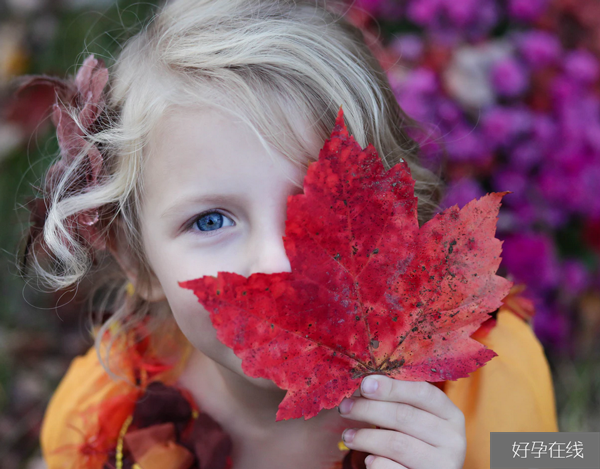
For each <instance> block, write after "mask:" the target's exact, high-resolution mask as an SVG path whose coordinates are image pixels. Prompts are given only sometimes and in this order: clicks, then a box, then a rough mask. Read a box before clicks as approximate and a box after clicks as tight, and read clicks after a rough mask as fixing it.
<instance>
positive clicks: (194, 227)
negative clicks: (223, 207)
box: [189, 209, 235, 236]
mask: <svg viewBox="0 0 600 469" xmlns="http://www.w3.org/2000/svg"><path fill="white" fill-rule="evenodd" d="M211 213H218V214H219V215H221V216H223V217H225V218H228V219H229V220H231V221H232V222H233V223H234V224H235V222H234V221H233V220H232V219H231V217H228V216H227V215H225V214H224V213H223V212H220V211H219V210H214V209H211V210H207V211H205V212H202V213H200V214H199V215H197V216H196V217H194V219H193V220H192V222H191V224H190V227H189V229H190V230H192V231H196V232H198V233H202V236H215V235H214V234H209V233H212V232H217V231H219V230H221V229H223V228H225V226H222V227H221V228H217V229H215V230H210V231H202V230H201V229H200V228H198V225H197V223H198V221H199V220H201V219H202V218H204V217H205V216H206V215H210V214H211ZM230 226H232V225H230Z"/></svg>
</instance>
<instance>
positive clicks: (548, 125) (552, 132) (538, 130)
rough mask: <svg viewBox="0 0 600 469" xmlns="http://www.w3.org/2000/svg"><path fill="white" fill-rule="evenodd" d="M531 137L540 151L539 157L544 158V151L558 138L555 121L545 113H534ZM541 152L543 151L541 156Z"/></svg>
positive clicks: (551, 146)
mask: <svg viewBox="0 0 600 469" xmlns="http://www.w3.org/2000/svg"><path fill="white" fill-rule="evenodd" d="M533 138H534V142H535V144H536V146H537V148H538V150H539V152H540V158H545V153H546V152H547V151H548V150H550V149H551V148H553V147H554V145H555V144H556V141H557V138H558V125H557V123H556V121H555V120H554V119H553V118H552V117H550V116H549V115H547V114H537V113H536V114H534V115H533ZM542 152H543V153H544V155H543V156H542V154H541V153H542Z"/></svg>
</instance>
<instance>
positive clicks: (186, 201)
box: [160, 194, 245, 218]
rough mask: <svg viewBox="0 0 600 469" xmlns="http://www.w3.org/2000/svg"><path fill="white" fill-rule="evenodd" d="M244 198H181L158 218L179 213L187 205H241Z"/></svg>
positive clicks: (207, 195)
mask: <svg viewBox="0 0 600 469" xmlns="http://www.w3.org/2000/svg"><path fill="white" fill-rule="evenodd" d="M244 200H245V198H244V197H243V196H242V195H241V194H206V195H200V196H192V197H181V198H179V199H177V200H176V201H175V203H173V204H171V205H170V206H168V207H167V208H166V209H165V210H164V211H163V213H162V214H161V215H160V218H165V217H167V216H169V215H171V214H173V212H175V213H177V212H181V211H183V207H187V206H188V205H198V204H201V203H202V204H223V203H232V202H233V203H234V204H236V205H241V204H242V203H243V201H244Z"/></svg>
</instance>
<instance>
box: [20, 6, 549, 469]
mask: <svg viewBox="0 0 600 469" xmlns="http://www.w3.org/2000/svg"><path fill="white" fill-rule="evenodd" d="M342 13H343V8H342V7H341V6H340V5H333V4H332V3H331V2H330V5H328V8H325V7H324V6H322V5H319V4H318V2H315V1H314V0H313V1H310V0H175V1H172V2H170V3H168V4H166V5H165V6H164V7H163V8H162V9H161V11H160V12H159V14H158V15H157V16H156V17H155V18H154V19H153V21H152V22H151V24H150V25H149V26H148V27H147V28H145V29H143V30H142V31H141V32H140V33H139V34H137V35H136V36H134V37H133V38H132V39H130V40H129V41H128V42H127V43H126V44H125V46H124V48H123V50H122V52H121V54H120V56H119V57H118V59H117V60H116V63H115V64H114V66H113V67H112V69H111V70H110V73H108V71H107V70H106V69H105V68H104V66H103V63H102V62H101V61H99V60H97V59H96V58H94V57H93V56H90V57H89V58H88V59H87V60H86V61H85V62H84V64H83V66H82V67H81V68H80V70H79V72H78V74H77V77H76V78H75V80H74V82H64V81H60V80H56V79H52V78H48V77H42V78H40V77H37V78H36V77H34V78H33V79H29V82H27V83H26V84H28V85H30V86H32V85H34V84H43V83H51V84H52V85H53V86H55V87H56V90H57V95H58V97H59V99H58V100H57V104H56V105H55V108H54V113H53V118H54V122H55V123H56V125H57V130H58V137H59V143H60V146H61V150H62V152H63V155H62V159H61V160H59V161H58V162H57V163H56V164H55V165H54V166H53V167H52V168H51V169H50V171H49V173H48V175H47V177H46V185H45V188H46V193H45V199H44V200H43V203H38V204H37V205H36V206H35V209H34V220H36V221H37V224H36V225H34V227H33V231H32V238H31V244H30V246H29V249H28V251H27V256H28V257H29V258H30V263H33V265H34V266H35V268H36V271H37V272H38V273H39V274H40V275H41V276H42V278H44V279H45V280H46V281H48V282H50V283H51V284H52V285H53V286H54V287H57V288H58V287H66V286H69V285H72V284H74V283H76V282H79V281H80V280H81V279H82V278H83V277H84V276H86V275H87V274H88V272H90V267H91V266H92V265H96V266H98V264H99V265H100V266H102V269H95V270H97V271H99V270H101V271H102V272H103V273H105V274H108V273H110V274H111V275H110V277H111V279H112V280H115V279H116V283H117V285H118V287H117V289H116V293H115V294H114V295H113V296H112V297H111V309H112V310H113V314H112V316H110V317H109V319H108V320H106V321H105V322H104V323H103V324H101V327H99V328H96V330H95V339H96V344H95V348H92V349H90V351H89V352H88V353H87V354H86V355H85V356H84V357H78V358H76V359H75V360H74V361H73V363H72V365H71V367H70V369H69V370H68V372H67V374H66V376H65V377H64V379H63V381H62V382H61V384H60V386H59V388H58V389H57V391H56V393H55V394H54V396H53V398H52V400H51V402H50V404H49V406H48V409H47V412H46V415H45V419H44V422H43V427H42V434H41V444H42V451H43V454H44V457H45V460H46V461H47V464H48V467H49V469H59V468H96V467H97V468H102V467H111V468H112V467H118V468H123V467H127V468H129V467H131V468H143V469H153V468H163V469H171V468H182V469H188V468H190V467H198V468H206V467H211V468H215V469H216V468H224V467H233V468H235V469H254V468H257V469H258V468H260V469H271V468H287V469H296V468H298V469H299V468H302V469H304V468H324V469H330V468H341V467H346V468H350V467H354V468H358V467H365V464H366V466H367V467H369V468H373V469H400V468H410V469H427V468H433V467H435V468H438V469H457V468H463V467H464V468H467V469H483V468H485V467H489V433H490V431H557V425H556V415H555V409H554V395H553V390H552V384H551V378H550V373H549V369H548V364H547V362H546V360H545V357H544V354H543V350H542V348H541V346H540V344H539V342H538V341H537V339H536V338H535V336H534V335H533V333H532V331H531V328H530V326H529V324H528V323H527V322H526V320H525V319H524V317H521V315H519V314H518V312H519V311H518V309H519V306H518V305H521V306H522V305H524V303H523V301H522V300H519V299H518V298H516V299H515V297H514V296H513V297H511V298H510V302H509V301H508V300H507V301H506V305H507V306H505V307H503V308H501V309H500V311H498V312H497V315H496V317H495V318H492V319H490V321H489V322H488V323H486V325H485V326H486V327H485V328H482V329H481V330H480V331H479V333H478V334H476V335H474V336H473V337H474V338H476V339H477V340H479V341H480V342H481V343H483V344H484V345H486V346H488V347H489V348H491V349H493V350H494V351H495V352H496V353H497V354H498V357H495V358H494V359H493V360H492V361H491V362H489V363H488V364H486V366H484V367H483V368H480V369H478V370H477V371H476V372H475V373H473V374H472V375H471V376H470V377H469V378H463V379H461V380H458V381H451V382H445V383H437V385H433V384H430V383H427V382H408V381H400V380H394V379H391V378H388V377H386V376H383V375H377V376H370V377H367V378H365V379H364V380H363V381H362V385H361V389H360V391H357V393H355V396H354V397H353V398H351V399H345V400H344V401H343V402H342V403H341V404H340V406H339V409H337V410H336V409H333V410H323V411H321V412H320V413H319V415H318V416H317V417H314V418H312V419H309V420H307V421H305V420H303V419H297V420H286V421H280V422H275V418H274V417H275V413H276V411H277V407H278V405H279V403H280V402H281V400H282V398H283V396H284V395H285V391H284V390H281V389H279V388H278V387H277V386H276V385H275V384H274V383H273V382H271V381H269V380H265V379H259V378H251V377H248V376H246V375H245V374H244V373H243V372H242V368H241V360H240V359H239V358H238V357H236V356H235V355H234V354H233V352H232V350H231V349H229V348H227V347H226V346H225V345H223V344H222V343H221V342H219V341H218V340H217V338H216V333H215V330H214V328H213V327H212V324H211V322H210V320H209V314H208V312H207V311H206V310H205V309H204V308H203V307H202V306H201V305H200V304H199V303H198V302H197V301H196V298H195V296H194V295H193V294H192V292H190V291H189V290H184V289H182V288H180V287H179V286H178V281H182V280H189V279H192V278H198V277H201V276H204V275H216V274H217V272H220V271H227V272H236V273H238V274H240V275H244V276H249V275H251V274H252V273H256V272H264V273H272V272H282V271H290V264H289V261H288V259H287V257H286V253H285V250H284V245H283V242H282V236H283V235H284V231H285V218H286V201H287V197H288V196H289V195H293V194H297V193H300V192H302V189H303V187H302V181H303V177H304V174H305V172H306V169H307V166H308V164H309V163H310V162H311V161H315V160H316V158H317V157H318V153H319V149H320V148H321V146H322V145H323V142H324V141H325V139H326V138H328V137H329V134H330V132H331V129H332V128H333V125H334V121H335V117H336V114H337V111H338V109H339V107H340V105H343V108H344V114H345V119H346V123H347V125H348V128H349V130H350V133H351V134H353V135H354V137H355V138H356V140H357V141H358V142H359V143H360V144H361V145H362V146H363V147H364V146H366V145H367V144H368V143H373V144H374V146H375V147H376V149H377V150H378V152H379V155H380V156H381V157H382V160H383V162H384V165H385V166H386V169H389V168H390V167H392V166H394V165H395V164H396V163H397V162H398V161H399V160H400V158H403V159H404V160H406V161H407V162H408V163H409V165H410V167H411V170H412V175H413V177H414V178H415V180H416V195H417V196H418V198H419V218H420V221H421V222H425V221H426V220H428V219H429V218H430V217H431V215H432V213H433V211H434V210H435V207H436V204H437V202H438V199H439V193H440V191H439V187H440V185H439V181H438V180H437V178H436V177H435V176H434V175H433V174H432V173H430V172H429V171H427V170H425V169H423V168H422V167H420V166H419V159H418V154H417V145H416V144H415V143H414V142H413V141H411V140H410V138H408V137H407V135H406V133H405V130H406V126H407V125H410V120H409V119H408V118H407V116H406V115H405V114H404V113H403V112H402V111H401V109H400V108H399V107H398V104H397V102H396V100H395V98H394V95H393V94H392V92H391V90H390V87H389V84H388V82H387V81H386V77H385V74H384V72H383V71H382V70H381V68H380V67H379V65H378V63H377V61H376V59H375V58H374V57H373V56H372V55H371V53H370V52H369V50H368V47H367V46H366V45H365V43H364V41H363V39H362V35H361V33H360V31H359V30H357V29H356V28H354V27H353V26H351V25H350V24H349V23H347V22H346V21H345V20H344V18H343V16H342ZM103 252H107V253H109V256H105V257H104V258H103V257H101V255H102V253H103ZM41 253H46V254H49V255H50V259H51V262H45V260H44V256H42V255H41ZM111 269H112V270H111ZM509 304H511V305H512V307H509V306H508V305H509ZM515 305H517V306H515ZM515 311H516V313H517V314H516V313H515ZM342 430H343V436H342V440H343V443H342V442H341V441H340V434H341V433H342ZM367 456H368V457H367Z"/></svg>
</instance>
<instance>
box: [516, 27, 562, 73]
mask: <svg viewBox="0 0 600 469" xmlns="http://www.w3.org/2000/svg"><path fill="white" fill-rule="evenodd" d="M516 42H517V46H518V48H519V51H520V52H521V55H522V56H523V58H524V59H525V61H526V62H527V64H528V65H529V66H530V67H531V68H533V69H534V70H537V69H540V68H542V67H546V66H549V65H554V64H556V63H557V62H558V60H559V59H560V56H561V54H562V46H561V44H560V41H559V39H558V37H556V36H555V35H554V34H551V33H548V32H546V31H537V30H536V31H528V32H524V33H522V34H521V35H520V36H519V37H518V39H517V41H516Z"/></svg>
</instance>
